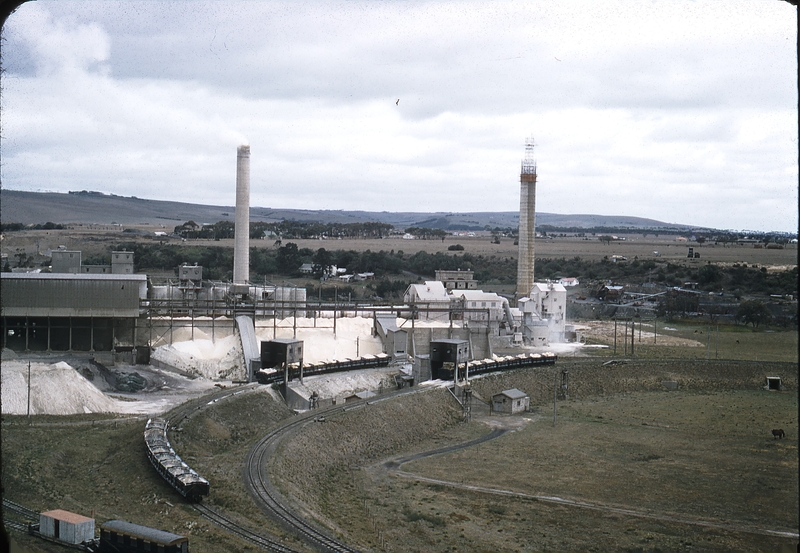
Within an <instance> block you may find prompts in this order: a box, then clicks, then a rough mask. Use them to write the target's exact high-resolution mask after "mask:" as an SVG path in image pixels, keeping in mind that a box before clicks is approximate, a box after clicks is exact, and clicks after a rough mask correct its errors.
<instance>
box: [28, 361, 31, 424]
mask: <svg viewBox="0 0 800 553" xmlns="http://www.w3.org/2000/svg"><path fill="white" fill-rule="evenodd" d="M30 418H31V362H30V361H28V419H30Z"/></svg>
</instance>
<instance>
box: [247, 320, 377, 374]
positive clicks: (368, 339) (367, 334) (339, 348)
mask: <svg viewBox="0 0 800 553" xmlns="http://www.w3.org/2000/svg"><path fill="white" fill-rule="evenodd" d="M259 322H261V321H259ZM294 324H295V322H294V320H293V319H291V318H288V319H284V320H282V321H278V322H277V332H275V333H273V329H272V328H269V327H261V326H258V327H256V337H257V338H258V340H272V339H273V334H274V335H275V337H277V338H293V334H294V329H293V325H294ZM314 324H315V323H314V319H310V318H302V317H298V318H297V322H296V325H297V339H298V340H302V341H303V362H304V363H320V362H323V361H334V360H343V359H355V358H356V357H363V356H364V355H376V354H378V353H382V352H383V345H382V343H381V339H380V337H377V336H372V319H370V318H367V317H347V318H340V319H336V335H335V336H334V334H333V319H331V318H318V319H316V328H314Z"/></svg>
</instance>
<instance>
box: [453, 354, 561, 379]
mask: <svg viewBox="0 0 800 553" xmlns="http://www.w3.org/2000/svg"><path fill="white" fill-rule="evenodd" d="M557 360H558V356H557V355H556V354H555V353H552V352H549V351H546V352H544V353H521V354H519V355H516V356H508V357H501V358H499V359H483V360H480V361H476V362H474V363H470V365H469V374H471V375H473V374H474V375H478V374H485V373H490V372H495V371H503V370H509V369H519V368H522V367H536V366H540V365H553V364H554V363H555V362H556V361H557Z"/></svg>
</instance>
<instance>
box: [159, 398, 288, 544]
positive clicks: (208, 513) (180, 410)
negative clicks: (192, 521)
mask: <svg viewBox="0 0 800 553" xmlns="http://www.w3.org/2000/svg"><path fill="white" fill-rule="evenodd" d="M257 386H258V385H257V384H251V385H246V386H240V387H238V388H231V389H222V390H217V391H214V392H212V393H210V394H206V395H203V396H201V397H199V398H196V399H193V400H191V401H188V402H186V403H184V404H182V405H179V406H177V407H175V408H174V409H172V410H171V411H169V412H168V413H166V414H165V415H164V420H166V421H167V428H174V427H176V426H178V425H179V424H180V423H182V422H183V421H184V420H186V419H187V418H189V417H190V416H192V415H193V414H195V413H196V412H197V411H200V410H202V409H203V408H204V407H206V406H209V405H213V404H215V403H217V402H218V401H220V400H223V399H226V398H228V397H232V396H235V395H238V394H241V393H244V392H247V391H250V390H251V389H253V388H255V387H257ZM192 507H193V508H194V509H195V510H196V511H197V512H198V513H200V515H201V516H203V517H204V518H206V519H207V520H209V521H210V522H212V523H213V524H216V525H217V526H219V527H220V528H222V529H224V530H227V531H228V532H230V533H231V534H234V535H236V536H238V537H239V538H241V539H243V540H246V541H248V542H250V543H252V544H254V545H257V546H259V547H261V548H262V549H265V550H267V551H270V552H273V553H299V552H298V551H296V550H294V549H291V548H290V547H287V546H285V545H283V544H281V543H280V542H278V541H275V540H276V539H277V537H276V536H271V537H272V538H274V539H271V538H270V537H266V536H264V535H261V534H258V533H256V532H254V531H252V530H250V529H249V528H246V527H245V526H242V525H241V524H239V523H237V522H235V521H233V520H231V519H230V518H228V517H227V516H225V515H224V514H223V513H221V512H220V511H217V510H215V509H213V508H211V507H209V506H208V505H203V504H198V503H195V504H193V505H192Z"/></svg>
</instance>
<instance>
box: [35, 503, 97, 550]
mask: <svg viewBox="0 0 800 553" xmlns="http://www.w3.org/2000/svg"><path fill="white" fill-rule="evenodd" d="M39 533H40V534H41V535H42V536H44V537H46V538H51V539H56V540H59V541H62V542H66V543H69V544H73V545H77V544H80V543H84V542H88V541H92V540H93V539H94V519H93V518H89V517H85V516H83V515H78V514H75V513H70V512H69V511H62V510H61V509H55V510H53V511H46V512H44V513H40V514H39Z"/></svg>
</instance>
